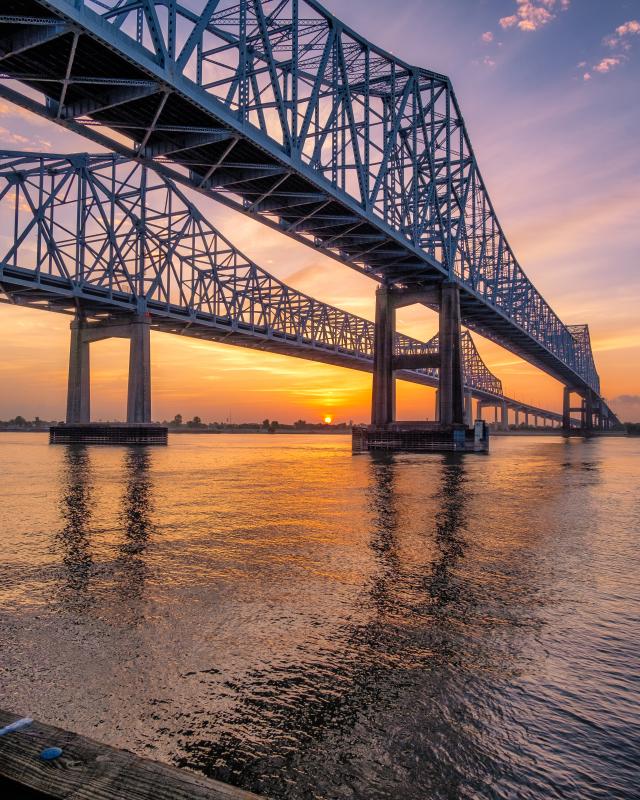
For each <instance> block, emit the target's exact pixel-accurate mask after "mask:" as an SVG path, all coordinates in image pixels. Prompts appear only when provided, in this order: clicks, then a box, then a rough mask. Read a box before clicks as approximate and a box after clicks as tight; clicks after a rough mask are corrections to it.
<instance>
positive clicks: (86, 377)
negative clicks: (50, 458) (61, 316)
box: [67, 314, 91, 422]
mask: <svg viewBox="0 0 640 800" xmlns="http://www.w3.org/2000/svg"><path fill="white" fill-rule="evenodd" d="M86 328H87V322H86V319H85V317H84V315H83V314H77V315H76V318H75V319H74V320H73V322H72V323H71V346H70V348H69V378H68V384H67V422H89V420H90V419H91V401H90V396H91V383H90V365H89V342H88V341H87V340H86V337H85V335H84V334H85V331H86Z"/></svg>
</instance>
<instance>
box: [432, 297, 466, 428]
mask: <svg viewBox="0 0 640 800" xmlns="http://www.w3.org/2000/svg"><path fill="white" fill-rule="evenodd" d="M438 338H439V342H440V370H439V375H440V393H439V394H440V424H441V425H443V426H445V427H447V426H449V425H463V424H464V381H463V377H462V345H461V336H460V289H459V287H458V285H457V284H456V283H443V284H442V289H441V300H440V330H439V336H438Z"/></svg>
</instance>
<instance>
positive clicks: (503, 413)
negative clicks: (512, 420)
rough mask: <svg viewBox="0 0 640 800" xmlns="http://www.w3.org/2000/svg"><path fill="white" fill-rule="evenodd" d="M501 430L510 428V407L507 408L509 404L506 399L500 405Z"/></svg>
mask: <svg viewBox="0 0 640 800" xmlns="http://www.w3.org/2000/svg"><path fill="white" fill-rule="evenodd" d="M500 430H501V431H508V430H509V409H508V408H507V404H506V403H505V402H504V400H503V401H502V405H501V407H500Z"/></svg>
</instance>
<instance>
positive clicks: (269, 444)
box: [0, 434, 640, 800]
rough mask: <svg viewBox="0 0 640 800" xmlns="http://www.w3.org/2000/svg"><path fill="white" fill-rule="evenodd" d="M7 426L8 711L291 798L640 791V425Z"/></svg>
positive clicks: (4, 580)
mask: <svg viewBox="0 0 640 800" xmlns="http://www.w3.org/2000/svg"><path fill="white" fill-rule="evenodd" d="M349 444H350V443H349V440H348V439H347V438H346V437H319V436H275V437H267V436H250V435H246V436H200V437H198V436H187V435H185V436H179V437H175V436H174V437H173V438H172V439H171V444H170V446H169V447H168V448H166V449H162V448H158V449H151V450H144V449H135V448H131V449H126V448H111V449H110V448H104V449H100V448H95V447H94V448H87V449H67V448H65V447H49V446H48V445H47V443H46V439H45V437H44V436H40V435H35V434H34V435H29V434H23V435H20V434H0V470H1V475H2V502H1V506H0V529H1V531H2V533H1V540H0V548H1V550H2V559H1V562H0V564H1V565H0V587H1V588H0V636H1V641H2V651H1V655H0V681H1V687H2V688H1V697H0V705H1V706H2V707H4V708H7V709H11V710H15V711H16V712H19V713H21V714H26V713H29V714H32V715H33V716H36V717H38V718H40V719H42V720H44V721H47V722H50V723H54V724H58V725H61V726H63V727H67V728H71V729H73V730H75V731H78V732H80V733H83V734H86V735H89V736H92V737H94V738H97V739H99V740H102V741H105V742H109V743H110V744H113V745H119V746H123V747H127V748H129V749H132V750H134V751H136V752H138V753H141V754H144V755H148V756H151V757H153V758H156V759H159V760H162V761H166V762H171V763H174V764H177V765H180V766H184V767H190V768H192V769H195V770H198V771H201V772H204V773H206V774H207V775H210V776H213V777H216V778H219V779H222V780H225V781H229V782H231V783H234V784H237V785H239V786H242V787H244V788H246V789H251V790H254V791H256V792H260V793H263V794H265V795H267V796H269V797H273V798H296V799H298V798H324V799H326V800H341V799H342V798H358V800H365V798H366V800H371V799H372V798H373V799H377V798H380V799H382V798H394V799H395V798H399V799H400V798H401V799H402V800H412V799H413V798H415V799H416V800H427V799H428V798H544V799H545V800H547V798H556V797H557V798H580V800H584V798H638V797H639V796H640V708H639V697H640V692H639V690H640V644H639V641H640V586H639V583H640V582H639V575H640V549H639V547H638V533H639V531H640V468H639V465H640V439H635V440H633V439H628V440H622V439H605V440H594V441H591V442H580V441H571V442H564V441H563V440H562V439H560V438H557V439H556V438H494V440H493V442H492V447H493V452H492V453H491V455H489V456H486V457H483V456H467V457H453V456H411V455H404V456H397V457H395V458H391V459H378V460H374V459H372V458H370V457H369V456H358V457H355V458H354V457H352V456H351V454H350V452H349Z"/></svg>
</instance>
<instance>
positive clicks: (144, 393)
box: [67, 314, 151, 424]
mask: <svg viewBox="0 0 640 800" xmlns="http://www.w3.org/2000/svg"><path fill="white" fill-rule="evenodd" d="M150 331H151V317H150V316H149V314H137V315H135V316H134V317H133V318H127V317H114V318H112V319H109V320H105V321H101V322H95V323H88V322H87V320H86V318H85V316H84V314H78V315H77V316H76V318H75V320H74V321H73V322H72V323H71V347H70V351H69V382H68V388H67V422H68V423H82V424H88V423H89V422H91V412H90V360H89V351H90V345H91V343H92V342H98V341H101V340H103V339H112V338H114V337H116V338H122V339H129V341H130V346H129V387H128V393H127V422H128V423H136V424H140V423H148V422H151V348H150Z"/></svg>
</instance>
